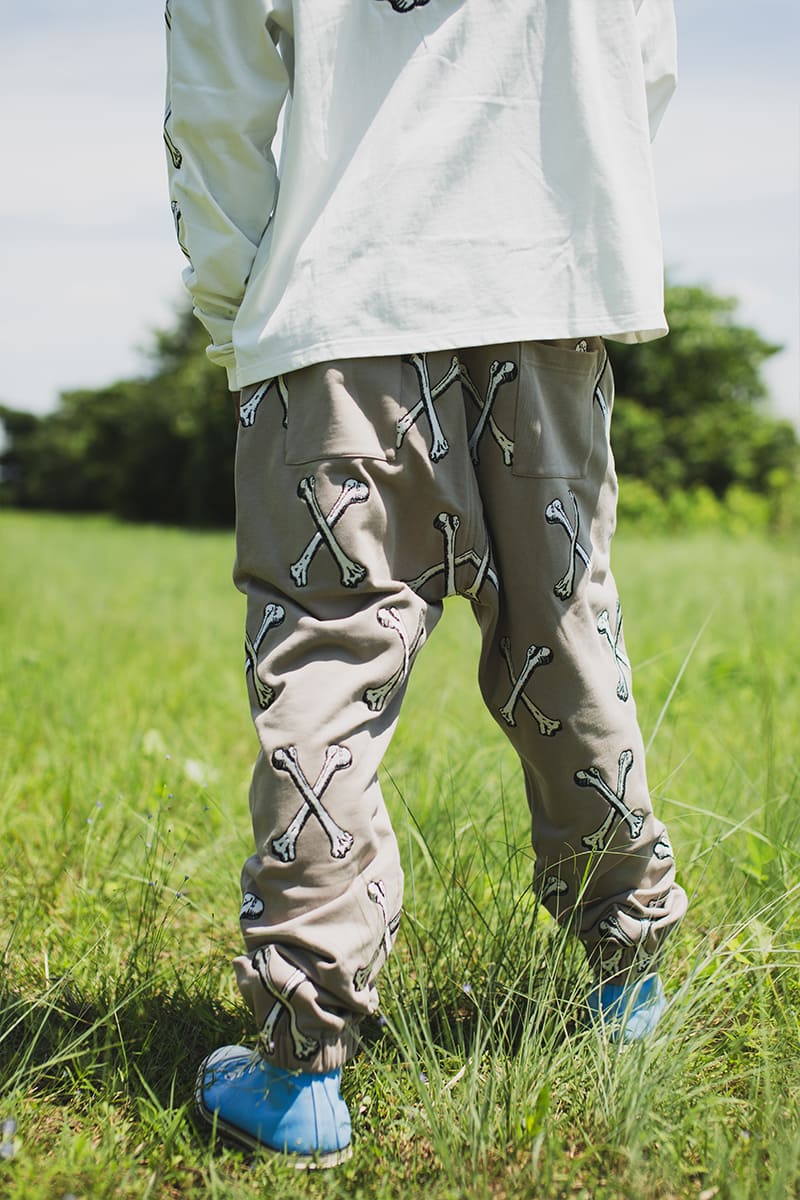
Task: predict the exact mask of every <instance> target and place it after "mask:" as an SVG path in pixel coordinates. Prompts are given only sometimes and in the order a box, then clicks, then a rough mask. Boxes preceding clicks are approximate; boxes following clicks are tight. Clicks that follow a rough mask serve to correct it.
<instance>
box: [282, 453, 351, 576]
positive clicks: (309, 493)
mask: <svg viewBox="0 0 800 1200" xmlns="http://www.w3.org/2000/svg"><path fill="white" fill-rule="evenodd" d="M315 489H316V479H315V478H314V476H313V475H307V476H306V477H305V478H304V479H301V480H300V483H299V484H298V486H297V494H298V496H299V497H300V499H301V500H304V501H305V503H306V506H307V508H308V511H309V512H310V513H311V516H312V519H313V521H314V524H315V525H316V527H317V532H316V533H315V534H314V536H313V537H312V538H311V540H310V542H309V543H308V545H307V546H306V548H305V550H304V551H303V553H302V554H301V555H300V557H299V558H298V560H297V562H295V563H292V565H291V566H290V567H289V573H290V575H291V576H292V579H293V580H294V582H295V586H296V587H299V588H300V587H305V586H306V585H307V583H308V568H309V567H310V565H311V561H312V559H313V558H314V555H315V554H316V553H317V550H319V548H320V546H321V545H322V543H323V542H324V543H325V545H326V546H327V547H328V549H329V550H330V552H331V554H332V555H333V559H334V561H335V563H336V565H337V567H338V568H339V574H340V576H341V580H342V584H343V586H344V587H347V588H354V587H358V585H359V584H360V583H361V581H362V580H363V578H364V576H365V575H366V573H367V568H366V567H365V566H363V564H362V563H359V562H356V561H355V560H354V559H352V558H350V556H349V555H348V554H345V552H344V550H343V549H342V547H341V546H340V545H339V543H338V542H337V540H336V538H335V536H334V533H333V526H334V525H335V524H336V522H337V521H338V520H339V518H340V517H341V516H342V514H343V513H344V512H345V511H346V510H347V509H348V508H349V507H350V505H351V504H363V503H364V502H365V501H366V500H368V499H369V484H366V483H362V482H361V481H360V480H358V479H345V481H344V483H343V484H342V487H341V491H340V492H339V495H338V496H337V497H336V500H335V501H334V504H333V507H332V508H331V510H330V512H329V513H328V515H327V517H326V516H325V514H324V513H323V512H322V509H321V508H320V506H319V502H318V500H317V497H316V491H315Z"/></svg>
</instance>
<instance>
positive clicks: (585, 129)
mask: <svg viewBox="0 0 800 1200" xmlns="http://www.w3.org/2000/svg"><path fill="white" fill-rule="evenodd" d="M166 15H167V27H168V75H167V110H166V112H167V116H166V121H165V140H166V142H167V149H168V158H167V164H168V171H169V179H170V191H171V198H172V209H173V214H174V216H175V222H176V227H177V231H178V237H179V241H180V243H181V246H182V248H183V249H184V252H185V253H186V254H187V256H188V259H189V263H190V265H189V267H188V268H187V270H186V271H185V273H184V278H185V282H186V284H187V286H188V288H189V291H190V292H191V295H192V298H193V302H194V307H195V312H196V313H197V315H198V317H199V318H200V319H201V320H202V321H203V323H204V324H205V326H206V328H207V329H208V332H209V334H210V335H211V339H212V344H211V346H210V347H209V354H210V356H211V357H212V358H213V359H214V360H215V361H217V362H219V363H221V364H222V365H224V366H225V367H226V368H227V370H228V379H229V384H230V387H231V388H232V389H236V388H240V387H243V386H244V385H245V384H248V383H254V382H257V381H259V380H261V379H264V378H271V377H273V376H275V375H278V374H282V373H285V372H287V371H290V370H294V369H296V368H299V367H303V366H307V365H310V364H311V363H314V362H321V361H326V360H328V359H332V358H337V357H339V358H341V357H371V356H376V355H387V354H403V353H409V352H412V351H416V352H423V351H431V350H438V349H449V348H456V347H460V346H473V345H485V344H490V343H499V342H507V341H522V340H527V339H532V338H553V337H572V336H576V337H582V336H587V335H593V334H600V335H603V336H606V337H610V338H616V339H619V340H622V341H638V340H645V339H648V338H653V337H657V336H659V335H660V334H662V333H664V332H666V322H665V319H664V312H663V263H662V251H661V239H660V233H659V224H658V214H657V208H656V197H655V190H654V183H653V170H652V160H651V150H650V142H651V138H652V136H653V134H654V133H655V130H656V127H657V125H658V123H659V121H660V119H661V116H662V114H663V112H664V109H665V108H666V105H667V103H668V101H669V98H670V96H671V94H672V90H673V87H674V81H675V26H674V14H673V5H672V0H505V2H504V0H236V2H235V3H232V2H231V0H169V2H168V5H167V14H166ZM281 113H283V129H282V138H281V153H280V169H279V170H278V169H277V168H276V164H275V161H274V159H273V155H272V146H273V144H274V142H275V139H276V130H277V128H278V122H279V117H280V116H281Z"/></svg>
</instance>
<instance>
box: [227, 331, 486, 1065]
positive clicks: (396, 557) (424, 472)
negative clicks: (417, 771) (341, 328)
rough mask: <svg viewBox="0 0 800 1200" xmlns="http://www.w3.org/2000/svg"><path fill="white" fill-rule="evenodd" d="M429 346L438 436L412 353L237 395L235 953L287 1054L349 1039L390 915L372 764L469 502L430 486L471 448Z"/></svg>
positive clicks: (452, 383)
mask: <svg viewBox="0 0 800 1200" xmlns="http://www.w3.org/2000/svg"><path fill="white" fill-rule="evenodd" d="M429 360H430V362H429V365H430V367H431V371H432V372H433V374H434V377H435V380H437V381H438V383H439V384H440V385H441V387H442V389H443V390H444V391H447V392H448V393H449V394H448V396H447V397H442V398H441V399H442V400H446V401H447V404H448V405H449V408H450V411H451V416H454V417H455V418H456V423H457V422H459V421H460V427H458V428H456V430H455V432H452V433H449V435H448V436H449V438H450V443H451V445H449V446H448V447H447V450H445V448H444V447H445V441H444V434H443V433H442V432H441V427H440V425H439V423H438V416H437V414H436V413H434V412H433V409H432V405H433V400H429V401H426V403H427V405H428V406H427V408H426V404H425V403H422V401H421V399H420V396H421V389H422V387H423V382H424V379H423V376H424V372H425V371H427V366H428V360H426V362H425V365H424V367H423V360H422V359H416V360H415V363H416V365H414V364H412V363H411V362H401V360H400V359H399V358H387V359H378V360H369V361H366V360H363V361H354V362H343V363H327V364H322V365H320V366H318V367H309V368H307V369H304V370H302V371H298V372H294V373H292V374H291V375H288V376H286V377H285V378H280V379H277V380H273V381H267V382H266V383H264V384H262V385H259V386H258V387H255V388H249V389H247V390H246V392H245V394H244V395H243V398H242V399H243V403H242V406H241V417H240V428H239V436H238V443H237V462H236V489H237V556H236V566H235V572H234V578H235V582H236V584H237V586H238V587H239V588H240V589H241V590H242V591H243V592H244V593H245V594H246V596H247V634H246V643H245V655H246V657H245V672H246V676H247V680H248V688H249V694H250V702H251V710H252V713H253V717H254V721H255V727H256V731H257V734H258V738H259V743H260V752H259V755H258V759H257V762H256V766H255V769H254V772H253V778H252V785H251V791H250V807H251V815H252V823H253V831H254V837H255V849H254V853H253V854H252V855H251V857H250V858H249V859H248V860H247V862H246V863H245V865H244V869H243V873H242V892H243V902H242V911H241V925H242V930H243V934H244V939H245V947H246V951H247V953H246V954H244V955H242V956H241V957H240V958H238V959H237V960H236V963H235V966H236V971H237V977H238V982H239V986H240V989H241V991H242V994H243V995H244V997H245V999H246V1001H247V1002H248V1004H249V1005H250V1007H251V1009H252V1011H253V1012H254V1014H255V1017H256V1020H257V1023H258V1026H259V1029H260V1041H261V1047H262V1050H263V1052H264V1053H265V1054H266V1055H267V1056H268V1057H269V1058H270V1059H271V1061H273V1062H275V1063H276V1064H278V1065H281V1066H284V1067H288V1068H297V1067H299V1068H302V1069H304V1070H306V1071H327V1070H331V1069H333V1068H335V1067H336V1066H338V1065H339V1064H340V1063H341V1062H342V1061H343V1060H344V1059H345V1058H346V1057H347V1056H348V1055H349V1054H350V1053H351V1052H352V1050H353V1047H354V1044H355V1039H356V1031H357V1025H358V1021H359V1020H360V1018H361V1017H363V1016H364V1015H365V1014H367V1013H369V1012H372V1011H374V1009H375V1008H376V1006H377V1003H378V1000H377V992H376V990H375V986H374V979H375V976H376V975H377V973H378V971H379V968H380V966H381V965H382V963H383V961H384V959H385V957H386V955H387V953H388V952H389V949H390V947H391V944H392V941H393V938H394V935H395V933H396V930H397V926H398V922H399V912H400V906H401V900H402V872H401V869H400V863H399V857H398V852H397V845H396V842H395V838H394V835H393V833H392V830H391V826H390V823H389V818H388V815H387V812H386V809H385V806H384V803H383V799H382V797H381V793H380V788H379V785H378V781H377V769H378V765H379V763H380V760H381V758H382V756H383V754H384V752H385V750H386V747H387V746H388V744H389V741H390V739H391V736H392V733H393V730H394V727H395V724H396V721H397V717H398V713H399V708H400V703H401V700H402V696H403V693H404V690H405V686H406V682H407V679H408V674H409V670H410V667H411V664H412V662H413V659H414V657H415V655H416V653H417V652H418V650H419V648H420V646H421V645H422V643H423V642H424V640H425V637H426V636H427V634H428V633H429V632H430V631H431V630H432V628H433V626H434V625H435V623H436V621H437V620H438V617H439V615H440V613H441V600H442V597H443V595H444V594H446V592H447V590H448V589H450V590H455V584H454V582H453V576H454V573H455V571H456V567H455V565H454V564H453V562H452V561H447V545H448V544H451V542H449V541H448V539H451V537H452V533H453V531H454V528H455V526H456V525H457V524H458V522H459V521H463V522H466V523H468V519H469V515H470V513H471V512H472V513H474V512H476V511H477V499H476V489H475V484H474V478H473V477H472V475H471V473H470V472H466V473H464V475H463V478H462V479H461V480H458V479H456V481H455V482H453V481H452V480H451V481H450V487H449V490H448V494H447V496H446V497H445V496H444V494H443V493H442V490H441V483H442V479H441V477H440V474H439V472H438V471H437V470H436V462H435V459H436V458H437V457H438V456H440V455H441V454H443V453H444V454H446V453H448V451H449V453H451V454H452V456H453V459H454V460H455V459H456V458H457V459H458V460H459V461H461V462H463V461H468V453H467V445H466V435H465V431H464V429H463V408H462V405H461V399H460V388H459V386H458V383H459V375H458V370H457V363H456V360H455V359H454V358H453V356H450V355H441V356H436V361H434V356H429ZM454 364H455V365H454ZM420 405H421V407H420ZM439 407H441V402H440V404H437V408H439ZM426 414H427V416H426ZM431 421H432V423H429V422H431ZM451 423H452V422H451ZM445 478H449V477H447V476H445ZM473 523H474V522H473Z"/></svg>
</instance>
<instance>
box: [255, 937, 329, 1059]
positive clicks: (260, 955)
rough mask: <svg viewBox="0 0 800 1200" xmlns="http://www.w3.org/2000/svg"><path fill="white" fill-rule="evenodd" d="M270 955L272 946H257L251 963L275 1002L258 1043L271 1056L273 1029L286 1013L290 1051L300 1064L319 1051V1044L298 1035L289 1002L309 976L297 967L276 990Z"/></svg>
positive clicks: (303, 1035)
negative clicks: (290, 1040) (290, 1042)
mask: <svg viewBox="0 0 800 1200" xmlns="http://www.w3.org/2000/svg"><path fill="white" fill-rule="evenodd" d="M271 955H272V947H271V946H260V947H259V949H258V950H256V952H255V954H254V955H253V959H252V962H253V969H254V970H255V971H256V973H257V975H258V978H259V980H260V982H261V986H262V987H263V988H264V990H265V991H266V992H269V994H270V996H272V997H273V998H274V1000H275V1003H274V1004H273V1006H272V1008H271V1009H270V1011H269V1012H268V1013H267V1017H266V1020H265V1021H264V1024H263V1025H262V1027H261V1033H260V1034H259V1041H260V1042H261V1045H262V1046H263V1048H264V1050H265V1052H266V1053H267V1054H272V1053H273V1052H274V1050H275V1040H274V1038H275V1026H276V1025H277V1023H278V1018H279V1017H280V1016H281V1013H282V1012H285V1013H286V1014H287V1016H288V1018H289V1033H290V1036H291V1039H292V1049H293V1050H294V1055H295V1058H298V1059H299V1060H300V1062H304V1061H306V1060H307V1059H309V1058H313V1057H314V1055H315V1054H316V1053H317V1051H318V1050H319V1042H318V1041H315V1039H314V1038H310V1037H308V1036H307V1035H306V1034H304V1033H302V1032H301V1030H300V1028H299V1027H298V1024H297V1013H296V1012H295V1011H294V1008H293V1006H292V1003H291V1001H292V996H293V995H294V994H295V992H296V991H297V989H298V988H299V987H300V984H301V983H305V982H307V981H308V976H307V975H306V973H305V971H301V970H300V968H299V967H296V968H295V970H294V971H293V972H292V973H291V975H290V976H289V978H288V979H287V980H286V982H285V983H284V985H283V987H279V986H278V985H277V984H276V982H275V980H274V979H273V978H272V973H271V971H270V967H269V963H270V957H271ZM276 957H277V954H276Z"/></svg>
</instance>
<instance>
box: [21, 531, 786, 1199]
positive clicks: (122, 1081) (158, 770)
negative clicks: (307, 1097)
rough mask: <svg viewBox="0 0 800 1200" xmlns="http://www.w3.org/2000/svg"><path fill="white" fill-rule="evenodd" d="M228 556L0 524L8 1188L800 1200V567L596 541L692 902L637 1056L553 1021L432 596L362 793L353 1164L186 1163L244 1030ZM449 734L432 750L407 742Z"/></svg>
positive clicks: (636, 540)
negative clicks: (375, 948) (392, 904)
mask: <svg viewBox="0 0 800 1200" xmlns="http://www.w3.org/2000/svg"><path fill="white" fill-rule="evenodd" d="M231 554H232V549H231V541H230V538H229V537H228V536H226V535H206V534H202V535H200V534H191V533H186V532H178V531H173V530H165V529H156V528H141V527H128V526H121V525H116V524H113V523H111V522H106V521H103V520H94V519H92V520H69V519H61V518H57V517H50V516H22V515H19V514H12V513H4V514H0V556H1V557H0V562H2V574H3V582H2V588H0V680H1V684H0V740H1V741H2V753H1V754H0V846H1V847H2V871H3V874H2V902H1V905H0V948H2V953H3V958H2V979H1V982H0V1001H1V1003H2V1013H1V1014H0V1121H1V1122H2V1123H3V1130H2V1138H0V1142H1V1143H2V1144H0V1195H2V1196H3V1197H8V1198H9V1200H23V1198H24V1200H29V1198H30V1200H43V1198H45V1197H47V1198H50V1197H53V1198H56V1200H62V1198H64V1197H73V1198H75V1197H88V1198H92V1200H94V1198H95V1197H97V1198H100V1197H123V1198H127V1197H154V1198H158V1197H178V1196H198V1197H199V1196H209V1197H219V1198H224V1200H239V1198H242V1200H244V1197H253V1196H269V1197H278V1198H280V1197H290V1196H291V1197H295V1196H297V1195H298V1194H300V1195H308V1196H310V1197H330V1198H332V1200H333V1198H337V1200H344V1198H345V1197H347V1198H348V1200H356V1198H363V1200H382V1198H384V1197H389V1196H398V1197H406V1196H413V1197H416V1196H420V1197H421V1196H425V1197H426V1198H427V1200H454V1198H456V1197H462V1196H463V1197H494V1198H497V1200H512V1198H517V1197H542V1198H555V1197H565V1198H566V1197H569V1198H579V1197H586V1198H589V1197H591V1198H592V1200H595V1198H598V1200H619V1198H620V1197H625V1198H629V1200H668V1198H676V1197H697V1198H698V1200H712V1198H715V1197H718V1198H719V1200H734V1198H736V1200H738V1198H740V1197H753V1198H754V1200H755V1198H758V1200H786V1198H787V1197H792V1196H796V1195H798V1189H800V1116H799V1115H798V1114H799V1111H800V780H799V776H800V736H799V735H800V639H799V638H798V634H799V633H800V556H798V554H797V550H796V548H795V547H793V546H790V545H788V544H786V543H775V544H769V543H767V542H762V541H752V542H741V541H733V540H731V539H726V538H724V537H722V536H714V535H704V536H702V537H696V538H687V539H685V540H681V541H675V540H668V539H666V538H655V537H653V538H647V537H644V536H642V535H636V536H632V535H629V536H624V535H620V536H619V538H618V543H617V550H616V574H617V577H618V581H619V584H620V589H621V592H622V595H623V598H624V601H625V629H626V637H627V643H628V651H629V653H630V656H631V658H632V661H633V663H634V667H635V672H636V674H635V682H636V696H637V703H638V708H639V714H640V718H641V722H642V727H643V730H644V732H645V739H646V741H649V742H650V743H651V746H650V757H649V772H650V783H651V787H652V790H653V793H654V797H655V800H656V803H657V806H658V809H659V812H660V814H661V815H663V816H664V818H665V819H666V820H667V822H668V824H669V827H670V832H671V835H672V841H673V843H674V845H675V848H676V853H677V855H678V858H679V864H680V877H681V880H682V882H683V884H684V886H685V887H686V889H687V891H688V892H689V895H690V903H691V908H690V911H689V915H688V916H687V918H686V920H685V922H684V924H683V926H682V927H681V929H680V930H679V931H678V933H677V934H676V935H675V937H674V938H673V940H672V942H671V943H670V946H669V950H668V953H667V956H666V960H665V962H664V964H663V971H662V974H663V977H664V980H665V984H666V987H667V990H668V992H669V994H670V997H671V999H672V1004H671V1007H670V1010H669V1012H668V1015H667V1017H666V1018H665V1021H664V1024H663V1035H662V1036H660V1037H658V1038H657V1039H655V1040H654V1041H652V1042H651V1043H650V1044H647V1045H637V1046H634V1047H631V1048H629V1049H627V1050H619V1049H618V1048H616V1047H614V1046H612V1045H609V1044H607V1043H606V1042H604V1041H603V1040H602V1039H601V1038H600V1037H599V1036H598V1034H597V1033H596V1032H594V1031H591V1030H589V1031H587V1030H584V1029H582V1028H581V1026H580V1024H579V1023H578V1022H577V1021H576V1019H575V1018H576V1017H577V1015H578V1013H579V1010H580V1005H581V998H582V996H583V994H584V991H585V987H586V972H585V967H584V965H583V963H582V959H581V954H580V953H579V952H578V951H577V950H576V949H575V947H574V946H572V945H570V944H565V943H564V940H563V938H562V936H561V935H560V933H559V932H558V931H557V930H556V929H555V927H554V926H553V924H552V922H550V920H549V918H547V917H545V916H544V915H542V914H541V913H538V912H537V910H536V908H535V905H534V903H533V901H532V897H531V894H530V889H529V883H530V874H531V866H532V862H531V854H530V849H529V845H528V818H527V810H526V806H525V801H524V796H523V792H522V786H521V781H520V778H519V776H518V773H517V770H516V767H515V762H514V756H513V754H512V752H511V751H510V750H509V749H508V747H507V746H506V745H505V743H504V741H503V737H502V734H501V733H500V732H499V730H498V728H497V726H496V725H495V724H494V723H493V722H492V721H491V719H490V718H489V717H488V716H487V715H486V714H485V712H484V711H483V709H482V706H481V702H480V700H479V697H478V694H477V688H476V686H475V685H474V684H473V679H474V674H475V661H476V656H477V641H476V636H475V631H474V629H473V627H472V617H471V614H470V612H469V609H468V607H467V606H466V605H465V604H463V603H460V602H453V603H452V604H451V605H450V606H449V608H448V613H447V615H446V618H445V620H444V622H443V623H442V625H441V627H440V629H439V630H438V631H437V635H436V636H435V637H434V639H433V641H432V643H431V646H430V647H429V648H428V649H427V650H426V652H425V654H424V655H423V656H422V657H421V659H420V661H419V664H418V666H417V668H416V671H415V676H414V679H413V681H412V686H411V689H410V692H409V696H408V699H407V702H406V706H405V709H404V714H403V720H402V721H401V725H400V729H399V732H398V734H397V737H396V738H395V741H394V743H393V745H392V747H391V750H390V752H389V754H388V756H387V759H386V762H385V766H384V770H383V779H382V782H383V786H384V792H385V794H386V797H387V802H388V804H389V806H390V809H391V812H392V814H393V818H394V820H395V824H396V828H397V831H398V834H399V837H400V841H401V845H402V848H403V854H404V866H405V869H406V876H407V881H408V883H407V895H406V916H405V920H404V925H403V929H402V931H401V936H400V941H399V945H398V950H397V952H396V954H395V956H394V957H393V959H392V961H391V963H390V965H389V967H388V968H387V969H386V970H385V971H384V973H383V975H382V1003H383V1019H382V1020H381V1021H375V1022H374V1023H373V1024H372V1025H371V1026H370V1027H369V1028H368V1029H367V1030H366V1031H365V1033H366V1038H365V1042H366V1044H365V1051H364V1053H363V1055H362V1056H361V1057H360V1058H359V1059H358V1060H357V1061H356V1062H355V1063H353V1064H352V1065H351V1066H350V1067H349V1068H348V1071H347V1072H346V1076H345V1084H344V1090H345V1096H346V1098H347V1100H348V1101H349V1103H350V1107H351V1110H352V1112H353V1114H354V1148H355V1153H354V1157H353V1159H352V1161H351V1162H350V1163H349V1164H347V1165H346V1166H345V1167H342V1168H340V1169H339V1170H337V1171H330V1172H321V1173H312V1174H309V1175H308V1176H298V1174H297V1173H296V1172H294V1171H292V1170H290V1169H289V1168H287V1167H286V1166H285V1165H283V1164H282V1163H281V1162H280V1161H276V1160H270V1159H268V1158H266V1157H260V1156H256V1157H248V1156H246V1155H243V1154H240V1153H239V1152H237V1151H235V1150H231V1149H228V1148H225V1147H224V1146H223V1145H221V1144H216V1145H212V1143H211V1142H210V1140H209V1137H208V1135H207V1133H206V1132H204V1131H202V1130H200V1129H198V1128H197V1126H196V1125H195V1123H194V1119H193V1117H192V1113H191V1107H190V1104H189V1102H188V1100H189V1096H190V1092H191V1086H192V1081H193V1077H194V1073H195V1070H196V1065H197V1063H198V1061H199V1060H200V1058H202V1056H203V1055H204V1054H205V1053H206V1052H207V1051H208V1050H209V1049H210V1048H212V1047H213V1046H215V1045H217V1044H221V1043H223V1042H227V1041H238V1040H241V1039H242V1038H245V1037H248V1036H250V1032H251V1031H250V1030H249V1026H248V1021H247V1016H246V1013H245V1011H244V1009H243V1006H242V1004H241V1002H240V1001H239V999H238V995H237V993H236V991H235V987H234V984H233V979H232V973H231V971H230V967H229V963H230V959H231V958H232V957H233V956H234V954H236V953H237V952H238V950H239V941H238V924H237V914H238V907H239V894H238V871H239V866H240V863H241V861H242V859H243V858H244V857H245V855H246V854H247V853H248V852H249V823H248V816H247V802H246V796H247V783H248V778H249V771H250V765H251V760H252V758H253V756H254V753H255V738H254V735H253V734H252V732H251V730H250V727H249V723H248V719H247V713H246V699H245V690H244V682H243V677H242V671H241V662H242V631H241V621H242V601H241V598H240V597H238V596H237V594H236V593H235V591H234V590H233V588H232V586H231V584H230V582H229V572H230V560H231ZM434 721H435V722H436V724H437V728H438V730H439V734H440V736H438V737H437V739H436V742H435V744H433V743H432V742H431V739H430V728H431V723H432V722H434Z"/></svg>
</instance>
